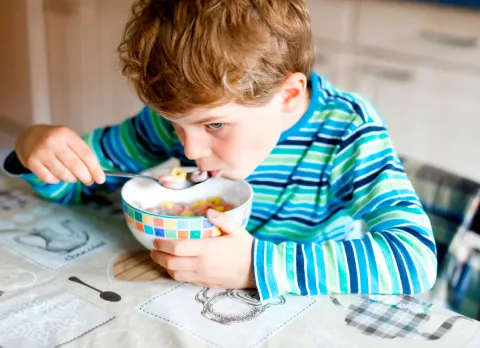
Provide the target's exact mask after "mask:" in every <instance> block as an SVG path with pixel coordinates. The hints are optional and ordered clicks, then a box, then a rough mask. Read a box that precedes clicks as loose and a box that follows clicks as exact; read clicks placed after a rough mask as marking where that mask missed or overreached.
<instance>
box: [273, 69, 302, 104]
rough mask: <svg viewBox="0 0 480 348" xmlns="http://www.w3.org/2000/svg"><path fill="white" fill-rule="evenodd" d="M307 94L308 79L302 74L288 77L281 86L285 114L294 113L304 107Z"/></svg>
mask: <svg viewBox="0 0 480 348" xmlns="http://www.w3.org/2000/svg"><path fill="white" fill-rule="evenodd" d="M306 93H307V77H306V76H305V75H304V74H302V73H293V74H291V75H288V76H287V78H286V79H285V80H284V81H283V82H282V85H281V86H280V93H279V94H280V98H281V103H282V109H283V111H284V112H292V111H295V110H296V109H298V108H299V107H301V106H303V103H304V102H305V94H306Z"/></svg>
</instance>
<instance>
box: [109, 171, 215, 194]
mask: <svg viewBox="0 0 480 348" xmlns="http://www.w3.org/2000/svg"><path fill="white" fill-rule="evenodd" d="M104 172H105V175H109V176H116V177H121V178H142V179H148V180H153V181H155V182H156V183H157V184H159V185H160V186H163V187H165V188H168V189H170V190H184V189H186V188H189V187H192V186H195V185H198V184H203V183H204V182H207V181H208V180H210V179H211V178H212V177H213V175H212V173H211V172H207V174H208V179H206V180H204V181H200V182H195V181H193V180H192V174H193V172H189V173H187V177H186V178H185V182H182V183H175V185H174V186H173V187H167V186H165V185H164V183H163V182H162V181H160V180H158V179H157V178H154V177H153V176H149V175H145V174H135V173H127V172H113V171H110V170H105V171H104Z"/></svg>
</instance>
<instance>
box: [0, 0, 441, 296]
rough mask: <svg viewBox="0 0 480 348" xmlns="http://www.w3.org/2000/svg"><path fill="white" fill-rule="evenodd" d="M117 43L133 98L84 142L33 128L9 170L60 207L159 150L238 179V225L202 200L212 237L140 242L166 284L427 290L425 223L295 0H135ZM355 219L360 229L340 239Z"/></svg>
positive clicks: (368, 114)
mask: <svg viewBox="0 0 480 348" xmlns="http://www.w3.org/2000/svg"><path fill="white" fill-rule="evenodd" d="M119 52H120V57H121V61H122V65H123V73H124V75H125V76H127V78H128V79H129V81H130V82H131V84H132V85H133V88H134V90H135V91H136V93H137V94H138V95H139V97H140V99H141V100H142V101H143V102H144V103H145V105H147V106H146V107H145V108H144V109H143V110H142V111H141V112H140V113H139V114H138V115H136V116H135V117H133V118H130V119H127V120H126V121H124V122H123V123H122V124H119V125H116V126H112V127H107V128H104V129H97V130H95V131H93V132H92V133H90V134H88V135H86V136H84V137H83V140H82V138H80V137H79V136H78V135H76V134H75V133H74V132H73V131H72V130H70V129H69V128H67V127H59V126H46V125H39V126H34V127H32V128H30V129H28V130H26V131H25V132H24V133H23V134H22V135H21V136H20V138H19V139H18V141H17V144H16V147H15V152H14V153H12V154H11V155H10V156H9V158H8V159H7V161H6V164H5V169H6V170H7V171H8V172H10V173H11V174H13V175H21V176H22V177H24V178H25V179H26V180H28V181H29V183H30V184H31V185H32V187H33V189H35V190H36V191H37V192H38V193H39V194H40V195H41V196H42V197H44V198H46V199H51V200H55V201H59V202H62V203H71V202H80V201H82V200H85V199H88V197H89V196H91V195H92V194H93V192H94V191H95V190H96V189H97V188H98V187H99V185H102V184H105V185H106V186H107V187H110V188H114V187H116V186H118V185H119V182H118V181H115V180H113V179H110V178H108V179H107V180H106V181H105V176H104V173H103V169H110V170H115V169H117V170H118V169H119V170H123V171H132V172H138V171H140V170H142V169H145V168H148V167H152V166H154V165H157V164H159V163H161V162H163V161H164V160H166V159H168V158H170V157H177V158H180V159H182V161H183V164H192V163H194V164H196V165H197V166H198V167H199V168H200V169H202V170H209V171H217V170H218V171H221V173H222V175H223V176H225V177H228V178H231V179H243V178H246V179H247V180H248V181H249V182H250V184H251V185H252V186H253V188H254V192H255V197H254V203H253V212H252V216H251V221H250V223H249V225H248V228H247V230H248V232H247V231H246V230H244V229H242V228H240V227H239V226H238V225H236V224H235V223H234V222H232V221H231V220H230V219H229V218H228V217H227V216H226V215H224V214H221V213H218V212H215V211H212V210H210V211H209V212H208V218H209V219H210V220H211V221H212V223H213V224H214V225H216V226H217V227H219V228H220V229H221V230H222V231H223V233H224V235H223V236H220V237H218V238H213V239H208V240H184V241H167V240H157V241H156V242H155V248H156V249H157V251H153V252H152V258H153V259H154V260H155V261H156V262H158V263H159V264H160V265H162V266H163V267H165V268H166V269H167V270H168V272H169V274H170V275H171V276H172V277H173V278H174V279H176V280H178V281H186V282H189V283H192V284H196V285H200V286H207V287H222V288H238V289H240V288H250V287H256V288H257V289H258V292H259V296H260V299H261V300H267V299H270V298H272V297H277V296H279V295H281V294H284V293H293V294H299V295H317V294H326V293H329V292H335V293H372V294H373V293H383V294H399V293H407V294H411V293H420V292H424V291H427V290H429V289H430V288H431V287H432V285H433V283H434V281H435V278H436V267H437V261H436V247H435V242H434V238H433V234H432V230H431V226H430V223H429V220H428V218H427V216H426V214H425V212H424V211H423V209H422V207H421V204H420V202H419V200H418V197H417V195H416V194H415V192H414V190H413V188H412V186H411V184H410V182H409V180H408V178H407V176H406V175H405V173H404V171H403V168H402V165H401V163H400V160H399V158H398V156H397V154H396V153H395V151H394V149H393V147H392V143H391V141H390V139H389V136H388V134H387V130H386V127H385V125H384V124H383V122H382V120H381V119H380V117H379V116H378V115H377V114H376V112H375V110H374V109H373V108H372V107H371V106H370V105H369V104H367V103H366V102H364V101H362V100H361V99H359V98H358V97H357V96H354V95H352V94H349V93H345V92H342V91H339V90H338V89H336V88H335V87H334V86H332V85H331V84H330V83H329V82H328V81H326V80H325V79H324V78H323V77H320V76H318V75H316V74H315V73H313V72H312V67H313V65H314V48H313V39H312V33H311V29H310V18H309V15H308V11H307V8H306V5H305V3H304V1H302V0H288V1H287V0H237V1H225V0H223V1H222V0H199V1H191V0H163V1H160V0H138V1H137V3H136V4H135V5H134V7H133V16H132V19H131V20H130V21H129V22H128V24H127V26H126V30H125V33H124V37H123V42H122V43H121V45H120V46H119ZM92 150H93V151H92ZM26 168H28V169H29V170H30V171H31V172H33V173H28V174H26V173H27V172H28V170H27V169H26ZM77 180H80V181H81V183H78V182H77ZM358 222H363V223H364V225H365V226H366V228H367V231H366V233H365V234H364V235H363V236H362V237H361V238H357V239H349V238H347V237H348V234H349V231H350V230H351V229H352V228H354V226H355V225H356V224H358Z"/></svg>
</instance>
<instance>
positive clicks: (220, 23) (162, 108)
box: [118, 0, 314, 117]
mask: <svg viewBox="0 0 480 348" xmlns="http://www.w3.org/2000/svg"><path fill="white" fill-rule="evenodd" d="M118 51H119V54H120V60H121V63H122V72H123V74H124V75H125V76H126V77H127V78H128V79H129V81H130V82H131V84H132V85H133V88H134V90H135V92H136V93H137V94H138V96H139V97H140V99H141V100H142V101H143V102H144V103H145V104H147V105H150V106H151V107H153V108H155V109H156V110H158V111H159V112H161V113H164V114H165V115H169V116H172V117H180V116H183V115H185V113H186V112H188V111H190V110H192V109H194V108H197V107H209V108H211V107H215V106H220V105H223V104H226V103H228V102H230V101H235V102H237V103H239V104H244V105H261V104H264V103H266V102H268V101H269V100H270V99H271V98H272V96H273V95H274V94H275V92H276V91H277V90H278V88H279V86H280V85H281V83H282V81H284V79H285V78H286V77H287V76H288V75H289V74H292V73H295V72H301V73H303V74H305V75H306V76H307V77H309V76H310V74H311V72H312V68H313V64H314V46H313V37H312V33H311V28H310V16H309V13H308V10H307V7H306V4H305V2H304V1H303V0H137V1H136V2H135V4H134V5H133V7H132V18H131V19H130V20H129V21H128V23H127V25H126V27H125V31H124V35H123V39H122V42H121V44H120V45H119V47H118Z"/></svg>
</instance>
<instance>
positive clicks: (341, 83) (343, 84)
mask: <svg viewBox="0 0 480 348" xmlns="http://www.w3.org/2000/svg"><path fill="white" fill-rule="evenodd" d="M344 51H345V50H344V49H343V48H339V47H336V46H332V45H329V44H328V43H326V42H325V41H323V40H320V39H316V40H315V66H314V71H315V72H316V73H317V74H319V75H323V76H325V77H326V78H327V79H328V80H329V81H330V82H332V83H333V84H334V85H335V86H336V87H339V88H343V89H349V88H350V86H351V83H350V80H351V76H350V74H349V73H348V67H350V66H351V64H352V63H351V59H352V57H351V56H350V55H348V54H346V53H345V52H344Z"/></svg>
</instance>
